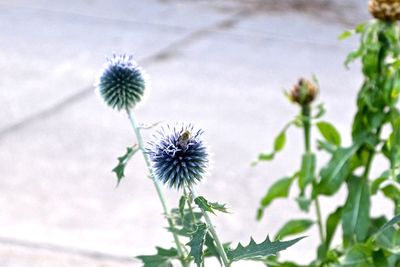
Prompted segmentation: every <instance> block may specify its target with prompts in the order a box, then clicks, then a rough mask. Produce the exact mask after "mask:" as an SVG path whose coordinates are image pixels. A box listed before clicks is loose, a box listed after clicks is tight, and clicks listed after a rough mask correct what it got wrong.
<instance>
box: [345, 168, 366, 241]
mask: <svg viewBox="0 0 400 267" xmlns="http://www.w3.org/2000/svg"><path fill="white" fill-rule="evenodd" d="M370 201H371V200H370V193H369V187H368V183H367V181H366V180H365V179H362V178H360V177H356V176H354V177H352V178H351V179H350V181H349V183H348V196H347V200H346V204H345V206H344V207H343V212H342V227H343V238H344V240H345V242H346V243H348V242H350V243H351V242H352V241H356V242H362V241H364V240H365V238H366V237H367V233H368V228H369V227H370V217H369V209H370V205H371V203H370Z"/></svg>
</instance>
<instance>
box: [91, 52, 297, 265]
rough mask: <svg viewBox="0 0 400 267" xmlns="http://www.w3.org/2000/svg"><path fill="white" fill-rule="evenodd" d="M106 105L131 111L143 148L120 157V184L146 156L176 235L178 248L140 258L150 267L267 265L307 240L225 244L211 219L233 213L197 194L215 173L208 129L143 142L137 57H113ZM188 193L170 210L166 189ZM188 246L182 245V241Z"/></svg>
mask: <svg viewBox="0 0 400 267" xmlns="http://www.w3.org/2000/svg"><path fill="white" fill-rule="evenodd" d="M96 85H97V86H96V87H97V91H98V93H99V95H100V96H101V97H102V98H103V101H104V102H105V103H106V104H107V105H108V106H110V107H111V108H113V109H117V110H121V111H125V112H126V113H127V116H128V118H129V121H130V123H131V124H132V127H133V130H134V133H135V135H136V139H137V144H136V145H134V146H132V147H128V149H127V152H126V153H125V154H124V155H123V156H121V157H119V158H118V165H117V166H116V167H115V168H114V169H113V172H115V174H116V176H117V185H119V184H120V182H121V180H122V179H123V178H124V177H125V168H126V166H127V164H128V162H129V160H130V159H131V158H132V157H133V156H134V155H135V153H136V152H138V151H140V152H141V153H142V155H143V157H144V160H145V163H146V167H147V171H148V175H149V176H150V177H151V179H152V181H153V183H154V186H155V189H156V192H157V195H158V198H159V200H160V202H161V204H162V208H163V213H164V215H165V218H166V220H167V223H168V227H167V228H166V229H167V230H168V231H169V232H170V233H171V234H172V236H173V239H174V244H175V246H174V247H172V248H167V249H166V248H161V247H156V250H157V254H155V255H142V256H137V258H138V259H140V260H141V261H142V262H143V265H144V266H145V267H155V266H172V263H174V262H180V265H181V266H184V267H186V266H190V264H191V263H192V262H194V263H195V264H196V266H197V267H200V266H205V262H206V261H205V258H208V257H215V258H216V259H217V261H218V262H219V263H220V265H221V266H224V267H228V266H231V264H232V263H233V262H235V261H239V260H256V261H264V260H266V259H267V257H268V256H271V255H275V254H276V253H278V252H279V251H281V250H284V249H286V248H288V247H290V246H291V245H293V244H295V243H296V242H298V241H299V240H300V239H302V237H300V238H296V239H293V240H289V241H279V240H276V241H273V242H272V241H271V240H270V239H269V237H267V238H266V239H265V241H263V242H261V243H259V244H257V243H256V242H255V241H254V240H253V239H252V238H251V239H250V243H249V244H248V245H247V246H243V245H242V244H240V243H239V244H238V246H237V247H236V248H234V249H232V248H231V247H230V242H227V243H223V242H222V241H221V240H220V238H219V236H218V235H217V231H216V229H215V226H214V225H213V222H212V220H211V216H210V215H215V214H216V213H217V212H222V213H227V208H226V205H223V204H219V203H217V202H210V201H208V200H207V199H206V198H205V197H204V196H201V195H199V194H198V193H197V191H196V189H195V185H196V184H197V183H199V182H201V181H202V180H203V178H204V176H205V175H207V174H208V173H209V165H210V164H209V163H210V158H209V151H208V147H207V145H206V144H205V142H204V141H203V139H202V135H203V130H201V129H196V128H195V127H194V126H193V125H191V124H184V123H182V124H174V125H165V126H162V127H160V128H159V129H157V130H156V131H155V133H154V135H153V138H152V139H151V140H149V141H148V142H145V141H144V140H143V136H142V134H141V129H142V128H143V127H142V126H141V124H139V122H138V121H137V119H136V117H135V115H134V112H133V109H134V107H136V105H137V104H138V103H139V102H140V101H141V100H142V98H143V95H144V94H145V93H146V91H147V90H148V80H147V78H146V75H145V74H144V71H143V70H142V69H141V68H140V67H139V66H138V65H137V63H135V62H134V61H133V58H132V57H131V56H126V55H119V56H116V55H115V56H113V57H112V58H111V59H109V60H108V63H107V64H106V66H105V68H104V70H103V71H102V73H101V75H100V78H99V80H98V82H97V84H96ZM163 184H165V185H166V187H167V188H168V189H170V190H178V191H179V192H181V193H182V196H181V197H180V199H179V205H178V207H177V208H175V209H172V210H169V208H168V206H167V203H166V201H165V197H164V193H163V188H162V185H163ZM183 239H186V242H183V243H182V240H183Z"/></svg>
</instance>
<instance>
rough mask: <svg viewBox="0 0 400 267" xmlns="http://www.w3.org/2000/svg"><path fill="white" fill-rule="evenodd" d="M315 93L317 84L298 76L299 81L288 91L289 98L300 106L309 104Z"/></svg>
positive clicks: (316, 92)
mask: <svg viewBox="0 0 400 267" xmlns="http://www.w3.org/2000/svg"><path fill="white" fill-rule="evenodd" d="M317 95H318V88H317V86H316V85H315V84H314V83H312V82H311V81H309V80H307V79H305V78H300V79H299V82H298V83H297V84H296V85H295V86H293V89H292V90H291V91H290V92H289V98H290V100H291V101H293V102H295V103H297V104H299V105H301V106H304V105H309V104H311V103H312V102H313V101H314V99H315V98H316V97H317Z"/></svg>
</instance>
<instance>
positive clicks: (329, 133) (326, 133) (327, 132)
mask: <svg viewBox="0 0 400 267" xmlns="http://www.w3.org/2000/svg"><path fill="white" fill-rule="evenodd" d="M317 127H318V130H319V132H320V133H321V135H322V136H323V137H324V138H325V140H326V141H328V142H330V143H332V144H334V145H336V146H340V144H341V137H340V134H339V132H338V131H337V130H336V128H335V126H333V125H332V124H331V123H329V122H326V121H320V122H318V123H317Z"/></svg>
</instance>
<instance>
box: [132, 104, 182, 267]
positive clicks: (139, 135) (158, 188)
mask: <svg viewBox="0 0 400 267" xmlns="http://www.w3.org/2000/svg"><path fill="white" fill-rule="evenodd" d="M127 113H128V118H129V120H130V122H131V124H132V127H133V130H134V132H135V135H136V139H137V142H138V146H139V149H140V150H141V151H142V155H143V158H144V161H145V162H146V167H147V171H148V173H149V176H150V178H151V179H152V180H153V183H154V186H155V188H156V191H157V195H158V197H159V199H160V202H161V205H162V208H163V211H164V214H165V217H166V218H167V221H168V226H169V227H170V228H175V225H174V222H173V221H172V219H171V216H170V213H169V209H168V205H167V202H166V200H165V197H164V194H163V192H162V190H161V186H160V184H159V182H158V181H157V180H156V179H155V177H154V175H153V171H152V168H151V164H150V160H149V157H148V156H147V154H146V153H145V151H144V141H143V136H142V133H141V131H140V127H139V123H138V122H137V120H136V118H135V115H134V113H133V112H131V111H129V110H127ZM172 235H173V237H174V241H175V244H176V249H177V251H178V257H179V260H180V262H181V264H182V266H183V267H188V266H189V264H188V263H187V262H186V256H185V253H184V250H183V248H182V245H181V243H180V241H179V237H178V235H177V234H175V233H172Z"/></svg>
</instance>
